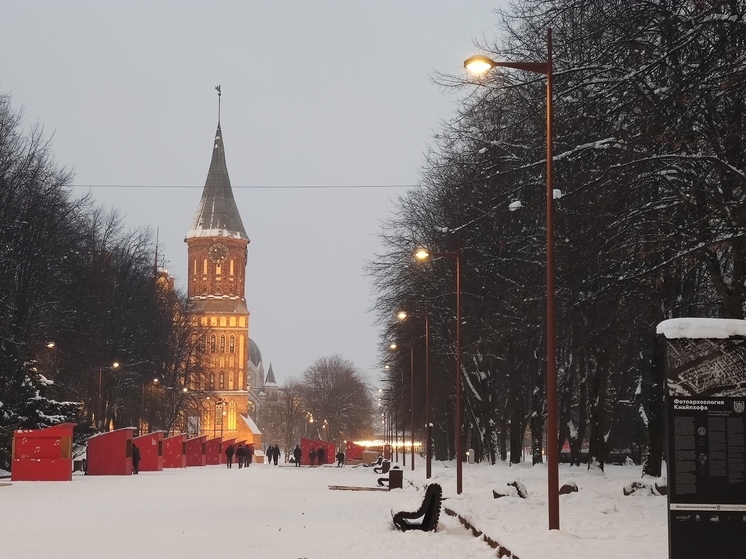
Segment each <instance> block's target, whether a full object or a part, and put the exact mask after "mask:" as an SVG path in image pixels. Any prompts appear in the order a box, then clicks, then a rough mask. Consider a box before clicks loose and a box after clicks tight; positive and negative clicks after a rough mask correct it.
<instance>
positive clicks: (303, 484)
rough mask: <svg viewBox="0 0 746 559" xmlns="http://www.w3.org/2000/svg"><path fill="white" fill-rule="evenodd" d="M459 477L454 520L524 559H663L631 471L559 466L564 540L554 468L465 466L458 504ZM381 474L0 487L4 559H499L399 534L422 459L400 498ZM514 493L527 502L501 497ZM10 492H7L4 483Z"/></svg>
mask: <svg viewBox="0 0 746 559" xmlns="http://www.w3.org/2000/svg"><path fill="white" fill-rule="evenodd" d="M454 466H455V465H454V464H453V463H445V464H444V463H437V462H436V463H434V464H433V479H432V481H435V482H438V483H440V484H441V485H442V486H443V493H444V497H445V498H446V499H445V500H444V508H448V509H450V510H452V511H454V512H456V513H457V514H458V515H459V516H461V517H462V518H463V519H465V520H466V521H467V522H469V523H470V524H471V525H472V526H474V528H475V529H477V530H478V531H481V532H484V533H485V535H487V536H488V537H489V538H491V539H492V540H494V541H496V542H499V543H500V544H501V545H502V546H504V547H505V548H507V549H508V550H510V551H511V552H512V553H513V554H515V555H516V556H517V557H519V558H520V559H540V558H541V559H550V558H584V559H585V558H587V559H590V558H593V559H598V558H604V559H610V558H620V559H621V558H625V559H627V558H631V557H636V558H643V557H644V558H659V559H665V558H666V557H667V535H666V534H667V531H666V530H667V529H666V499H665V498H664V497H660V496H652V495H646V496H630V497H625V496H623V493H622V489H623V487H624V486H625V485H626V484H627V483H629V482H631V481H635V480H638V479H639V477H640V468H639V467H635V466H629V467H626V466H625V467H619V466H607V471H606V473H605V474H604V475H592V474H588V473H587V472H586V470H585V469H584V468H580V469H578V468H569V467H567V466H564V465H563V466H561V469H560V483H565V482H568V481H574V482H575V483H576V484H577V485H578V487H579V489H580V490H579V492H578V493H574V494H571V495H563V496H562V497H560V523H561V530H560V531H553V532H549V531H548V530H547V508H546V500H545V497H546V469H545V468H543V467H541V466H540V467H531V466H528V465H519V466H513V467H508V466H507V465H504V464H499V465H496V466H489V465H486V464H464V468H463V475H464V477H463V488H464V491H463V493H462V494H461V495H456V481H455V467H454ZM378 477H379V475H377V474H375V473H373V471H372V468H363V467H353V466H346V467H344V468H334V467H332V466H325V467H315V468H308V467H303V468H295V467H293V465H292V464H288V465H282V466H278V467H274V466H268V465H264V464H253V465H252V466H251V467H250V468H248V469H242V470H239V469H237V468H236V467H235V465H234V467H233V468H232V469H230V470H228V469H227V468H225V467H224V466H207V467H204V468H187V469H180V470H164V471H163V472H141V473H140V474H139V475H133V476H126V477H125V476H106V477H103V476H83V475H78V474H75V475H73V481H72V482H15V483H12V484H11V483H10V480H9V479H0V555H1V556H3V557H13V558H29V557H33V558H37V557H55V558H67V557H70V558H72V557H76V558H101V557H111V558H125V557H126V558H128V559H130V558H132V557H139V558H149V557H159V558H192V557H228V558H230V557H244V558H245V557H255V558H268V559H284V558H289V559H298V558H307V559H320V558H322V557H323V558H327V559H335V558H348V557H349V558H356V559H368V558H370V559H373V558H376V559H380V558H381V557H387V558H398V557H402V558H408V559H416V558H423V559H424V558H428V559H430V558H441V557H442V558H451V557H453V558H456V557H458V558H459V559H465V558H487V557H490V558H494V557H497V551H496V550H495V549H492V548H491V547H490V546H489V545H488V544H487V543H485V542H484V541H483V540H482V539H481V538H478V537H474V536H473V535H472V532H471V531H470V530H467V529H465V528H464V527H463V526H462V525H461V523H460V521H459V519H458V518H457V517H452V516H449V515H448V514H446V513H445V511H444V512H443V513H442V514H441V517H440V519H441V520H440V524H439V525H438V529H437V531H436V532H435V533H423V532H419V531H409V532H406V533H402V532H399V531H397V530H396V529H395V528H394V526H393V524H392V521H391V511H392V509H393V510H394V511H399V510H415V509H417V508H418V507H419V505H420V503H421V500H422V493H423V492H422V488H423V486H424V485H425V483H426V480H425V470H424V461H423V460H418V461H417V469H416V470H415V471H414V472H412V471H410V466H409V462H408V463H407V467H406V469H405V470H404V489H402V490H393V491H391V492H383V491H382V492H376V491H335V490H329V489H328V487H329V486H330V485H348V486H363V487H372V486H375V485H376V479H377V478H378ZM511 481H520V482H521V483H523V484H524V485H525V487H526V489H527V490H528V498H527V499H520V498H519V497H503V498H500V499H494V498H493V495H492V491H493V489H495V490H497V491H500V490H503V489H504V488H506V484H507V483H508V482H511ZM6 484H7V485H6Z"/></svg>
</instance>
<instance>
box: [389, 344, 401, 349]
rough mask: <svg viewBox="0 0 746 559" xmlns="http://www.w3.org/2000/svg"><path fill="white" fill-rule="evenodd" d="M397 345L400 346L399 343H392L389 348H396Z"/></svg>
mask: <svg viewBox="0 0 746 559" xmlns="http://www.w3.org/2000/svg"><path fill="white" fill-rule="evenodd" d="M397 347H399V346H398V345H396V344H391V345H390V346H389V349H396V348H397Z"/></svg>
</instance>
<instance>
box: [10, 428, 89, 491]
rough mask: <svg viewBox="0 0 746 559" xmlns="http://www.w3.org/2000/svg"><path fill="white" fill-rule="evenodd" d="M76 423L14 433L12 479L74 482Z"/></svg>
mask: <svg viewBox="0 0 746 559" xmlns="http://www.w3.org/2000/svg"><path fill="white" fill-rule="evenodd" d="M75 425H76V424H75V423H60V424H59V425H53V426H52V427H47V428H45V429H32V430H22V431H14V432H13V448H12V454H11V456H12V462H11V466H10V479H11V481H70V480H71V479H72V473H73V465H72V464H73V460H72V454H73V453H72V440H73V427H75Z"/></svg>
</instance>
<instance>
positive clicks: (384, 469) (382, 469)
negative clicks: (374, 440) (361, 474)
mask: <svg viewBox="0 0 746 559" xmlns="http://www.w3.org/2000/svg"><path fill="white" fill-rule="evenodd" d="M389 468H391V462H390V461H389V460H384V461H383V462H382V463H381V465H380V466H376V467H375V468H373V471H374V472H375V473H377V474H387V473H389Z"/></svg>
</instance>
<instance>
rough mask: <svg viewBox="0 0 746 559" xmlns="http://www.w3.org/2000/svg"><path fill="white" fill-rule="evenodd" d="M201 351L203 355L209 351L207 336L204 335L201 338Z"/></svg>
mask: <svg viewBox="0 0 746 559" xmlns="http://www.w3.org/2000/svg"><path fill="white" fill-rule="evenodd" d="M199 350H200V351H201V352H202V353H204V352H205V351H207V336H205V335H204V334H202V335H201V336H200V337H199Z"/></svg>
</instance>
